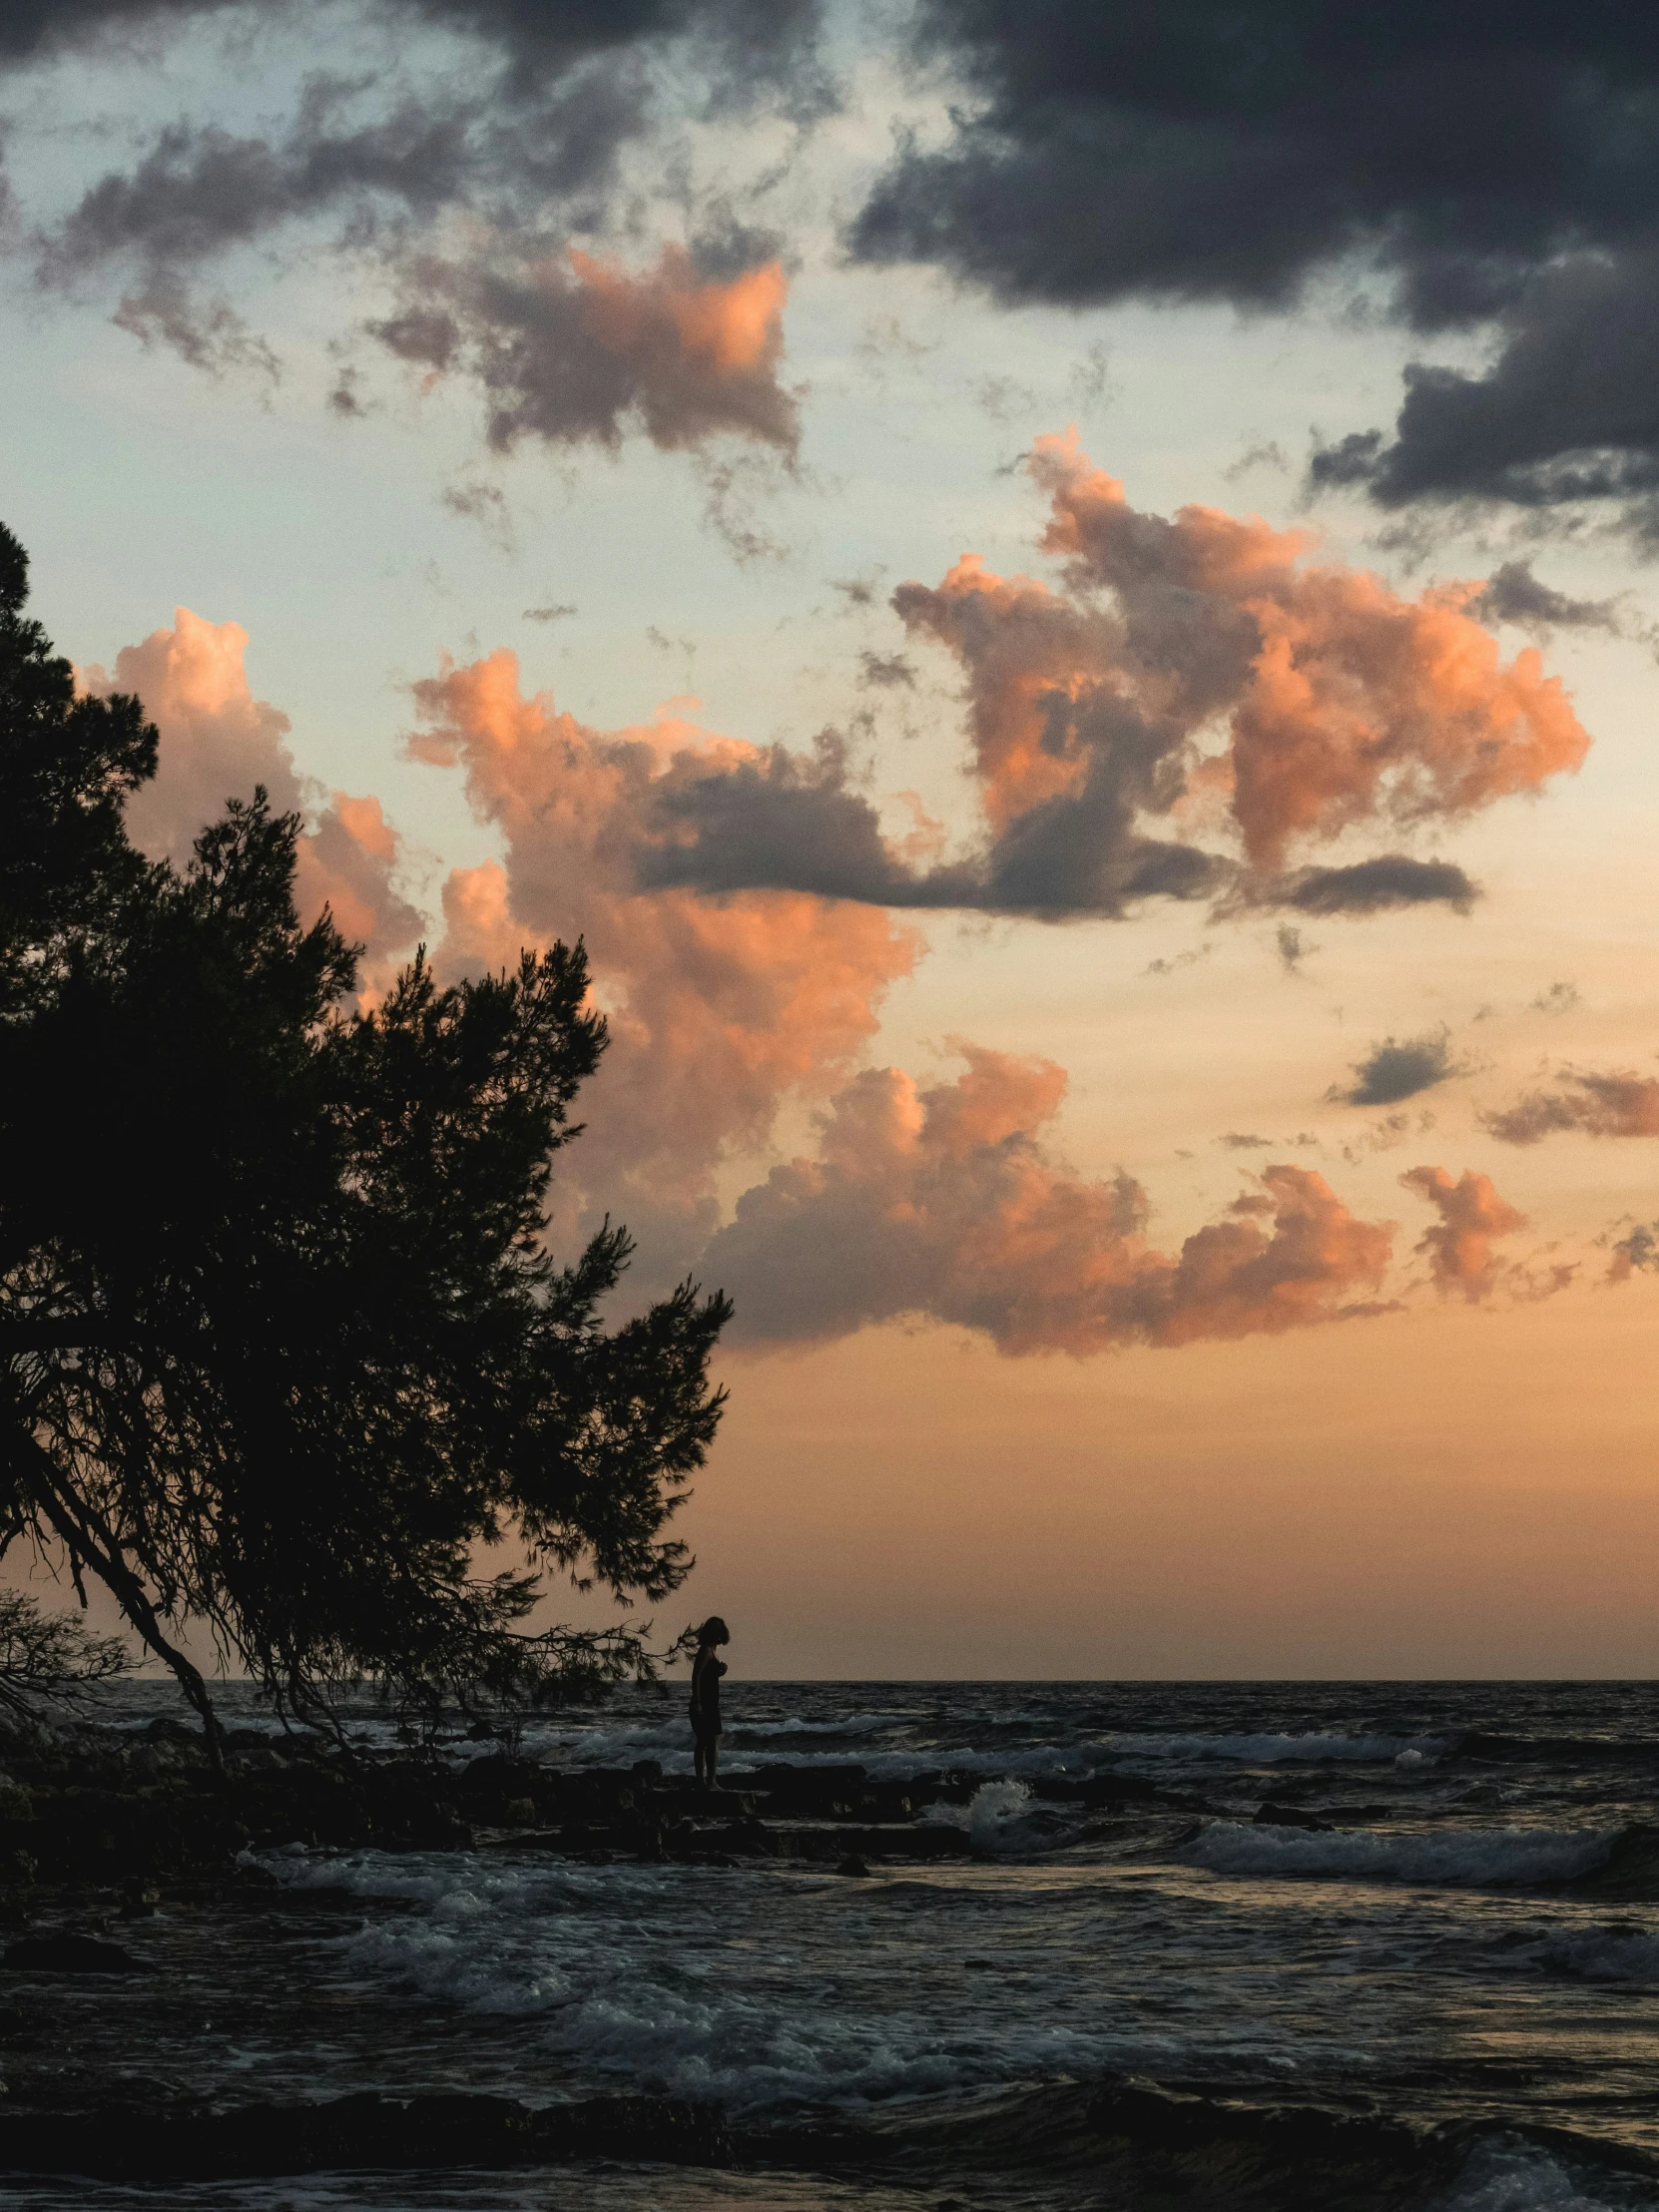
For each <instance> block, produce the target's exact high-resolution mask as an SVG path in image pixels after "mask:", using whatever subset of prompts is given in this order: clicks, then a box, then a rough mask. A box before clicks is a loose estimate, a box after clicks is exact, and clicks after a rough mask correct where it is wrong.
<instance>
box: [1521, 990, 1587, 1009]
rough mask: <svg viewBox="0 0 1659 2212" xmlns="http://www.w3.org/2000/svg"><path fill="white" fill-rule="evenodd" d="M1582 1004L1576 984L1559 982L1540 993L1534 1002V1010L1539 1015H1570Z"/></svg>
mask: <svg viewBox="0 0 1659 2212" xmlns="http://www.w3.org/2000/svg"><path fill="white" fill-rule="evenodd" d="M1582 1003H1583V1001H1582V999H1581V998H1580V996H1579V991H1578V985H1577V984H1576V983H1568V982H1558V983H1551V984H1550V986H1549V988H1548V989H1547V990H1543V991H1540V992H1539V993H1538V995H1537V997H1536V998H1535V999H1534V1000H1533V1001H1532V1010H1533V1012H1534V1013H1539V1014H1570V1013H1571V1012H1572V1011H1573V1010H1574V1008H1575V1007H1577V1006H1580V1005H1582Z"/></svg>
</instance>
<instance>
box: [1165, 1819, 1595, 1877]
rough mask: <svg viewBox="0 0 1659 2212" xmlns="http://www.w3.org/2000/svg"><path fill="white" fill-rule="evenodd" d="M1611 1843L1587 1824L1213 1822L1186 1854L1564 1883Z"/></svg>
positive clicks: (1256, 1867) (1296, 1866)
mask: <svg viewBox="0 0 1659 2212" xmlns="http://www.w3.org/2000/svg"><path fill="white" fill-rule="evenodd" d="M1612 1845H1613V1838H1612V1836H1611V1835H1610V1834H1608V1833H1607V1832H1606V1831H1601V1832H1599V1833H1598V1832H1597V1831H1595V1830H1590V1829H1576V1830H1566V1831H1563V1830H1561V1829H1548V1828H1487V1829H1434V1830H1419V1831H1416V1832H1414V1833H1407V1834H1400V1833H1397V1832H1395V1833H1391V1834H1371V1833H1367V1834H1355V1833H1353V1832H1350V1831H1344V1830H1338V1831H1336V1832H1334V1833H1332V1834H1328V1835H1322V1834H1320V1833H1319V1832H1317V1831H1314V1830H1309V1829H1301V1828H1275V1827H1271V1826H1266V1825H1264V1826H1262V1827H1257V1826H1255V1825H1254V1824H1252V1825H1249V1826H1247V1825H1246V1824H1245V1823H1243V1822H1242V1821H1212V1822H1211V1823H1210V1824H1209V1826H1208V1827H1206V1828H1203V1829H1201V1830H1200V1831H1199V1833H1198V1835H1197V1836H1195V1837H1194V1838H1193V1840H1192V1842H1191V1843H1190V1844H1188V1845H1187V1846H1186V1847H1185V1849H1184V1850H1183V1852H1182V1854H1181V1856H1182V1857H1183V1858H1184V1859H1186V1860H1188V1861H1190V1862H1191V1863H1192V1864H1194V1865H1196V1866H1200V1867H1209V1868H1211V1869H1212V1870H1213V1871H1214V1872H1215V1873H1217V1874H1230V1875H1325V1876H1329V1877H1335V1878H1337V1879H1346V1880H1348V1881H1353V1882H1415V1883H1452V1884H1478V1883H1506V1882H1565V1881H1570V1880H1571V1878H1572V1877H1573V1876H1574V1875H1580V1874H1588V1873H1589V1871H1590V1869H1591V1868H1592V1867H1599V1866H1600V1865H1601V1864H1602V1862H1603V1861H1604V1860H1605V1859H1606V1857H1607V1854H1608V1852H1609V1851H1610V1850H1611V1849H1612Z"/></svg>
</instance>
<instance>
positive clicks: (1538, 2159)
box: [1439, 2136, 1654, 2212]
mask: <svg viewBox="0 0 1659 2212" xmlns="http://www.w3.org/2000/svg"><path fill="white" fill-rule="evenodd" d="M1604 2190H1605V2191H1606V2192H1607V2193H1606V2194H1603V2193H1602V2192H1603V2191H1604ZM1439 2202H1440V2205H1441V2207H1442V2208H1443V2212H1610V2208H1612V2207H1614V2206H1619V2207H1629V2206H1631V2205H1633V2204H1652V2203H1653V2202H1654V2199H1653V2197H1652V2195H1651V2194H1650V2193H1648V2192H1647V2191H1645V2190H1644V2191H1643V2192H1642V2194H1641V2195H1640V2196H1639V2197H1634V2196H1632V2194H1631V2193H1630V2190H1629V2188H1628V2185H1626V2184H1624V2183H1623V2182H1622V2180H1621V2179H1618V2178H1615V2177H1613V2176H1611V2175H1595V2176H1592V2175H1590V2174H1589V2173H1587V2172H1582V2171H1578V2172H1575V2171H1574V2170H1573V2169H1572V2168H1571V2167H1570V2166H1568V2165H1566V2164H1563V2163H1562V2161H1561V2160H1559V2159H1557V2158H1554V2157H1551V2155H1550V2154H1549V2152H1548V2151H1546V2150H1543V2149H1541V2148H1540V2147H1539V2145H1537V2144H1536V2143H1528V2142H1524V2141H1522V2140H1520V2139H1519V2138H1518V2137H1514V2136H1506V2137H1500V2138H1498V2139H1497V2140H1495V2141H1492V2142H1486V2143H1480V2144H1477V2145H1476V2147H1475V2149H1474V2150H1473V2151H1472V2152H1471V2153H1470V2155H1469V2159H1468V2162H1467V2164H1466V2165H1465V2166H1464V2168H1463V2170H1462V2172H1461V2173H1460V2174H1459V2175H1458V2177H1457V2179H1456V2181H1455V2182H1454V2183H1453V2185H1452V2187H1451V2189H1450V2191H1449V2192H1448V2193H1447V2195H1445V2196H1444V2197H1443V2198H1441V2199H1440V2200H1439Z"/></svg>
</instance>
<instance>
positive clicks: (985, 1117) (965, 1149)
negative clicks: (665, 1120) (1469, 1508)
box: [701, 1043, 1392, 1358]
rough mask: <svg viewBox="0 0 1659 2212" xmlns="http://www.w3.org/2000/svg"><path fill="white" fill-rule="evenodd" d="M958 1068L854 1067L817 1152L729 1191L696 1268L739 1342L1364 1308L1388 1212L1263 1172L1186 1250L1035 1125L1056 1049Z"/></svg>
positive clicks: (1015, 1348)
mask: <svg viewBox="0 0 1659 2212" xmlns="http://www.w3.org/2000/svg"><path fill="white" fill-rule="evenodd" d="M955 1049H956V1050H958V1051H959V1052H960V1053H961V1054H962V1055H963V1057H964V1058H965V1059H966V1060H967V1063H968V1068H967V1073H966V1074H965V1075H963V1076H961V1077H959V1078H958V1080H957V1081H956V1082H955V1083H953V1084H942V1085H939V1086H938V1087H936V1088H934V1089H931V1090H925V1091H923V1090H918V1088H917V1086H916V1084H915V1082H914V1081H913V1080H912V1078H911V1077H909V1076H908V1075H906V1074H904V1073H902V1072H901V1071H900V1070H899V1069H897V1068H874V1069H869V1070H866V1071H865V1072H864V1073H863V1074H861V1075H858V1076H856V1077H854V1079H853V1080H852V1082H851V1083H849V1084H848V1085H847V1086H846V1087H845V1088H844V1089H843V1090H841V1091H840V1092H839V1093H837V1095H836V1096H835V1097H834V1099H833V1100H832V1101H831V1102H830V1107H829V1109H828V1111H827V1113H826V1114H825V1116H824V1117H823V1120H822V1124H821V1129H822V1141H821V1145H820V1150H819V1154H818V1157H817V1158H816V1159H796V1160H792V1161H790V1162H789V1163H788V1164H787V1165H785V1166H782V1167H778V1168H775V1169H774V1170H773V1171H772V1173H771V1174H770V1175H769V1177H768V1178H767V1180H766V1182H764V1183H762V1184H760V1185H758V1186H757V1187H756V1188H755V1189H753V1190H751V1191H748V1192H746V1193H745V1194H744V1196H743V1197H742V1198H741V1199H740V1200H739V1201H738V1206H737V1212H736V1216H735V1218H734V1220H733V1221H732V1222H731V1223H730V1225H729V1226H728V1227H726V1228H725V1229H723V1230H722V1231H721V1232H720V1233H719V1235H718V1236H717V1237H716V1238H715V1239H714V1240H713V1242H712V1243H711V1245H710V1247H709V1249H708V1251H707V1253H706V1254H705V1255H704V1258H703V1261H702V1263H701V1271H702V1273H703V1274H704V1275H705V1277H706V1279H707V1280H708V1281H710V1282H711V1283H715V1282H718V1283H721V1284H723V1285H724V1286H725V1287H726V1288H727V1289H728V1290H730V1291H731V1292H732V1293H733V1295H734V1296H735V1298H736V1299H737V1302H738V1317H737V1322H736V1324H735V1335H736V1340H737V1341H739V1342H744V1341H747V1342H748V1343H750V1344H752V1345H765V1344H776V1343H779V1342H809V1341H819V1340H824V1339H827V1338H831V1337H837V1336H844V1335H847V1334H850V1333H851V1332H852V1331H854V1330H856V1329H858V1328H861V1327H863V1326H864V1325H866V1324H869V1323H877V1322H883V1321H890V1320H894V1319H898V1318H901V1317H922V1318H926V1319H928V1320H932V1321H938V1322H946V1323H953V1324H955V1325H956V1326H958V1327H960V1328H965V1329H973V1330H979V1331H982V1332H983V1333H984V1334H986V1335H987V1336H989V1337H990V1338H991V1340H992V1341H993V1343H995V1345H996V1346H997V1348H998V1350H999V1351H1001V1352H1004V1353H1007V1354H1010V1355H1018V1354H1027V1353H1038V1352H1067V1353H1071V1354H1073V1355H1074V1356H1076V1357H1079V1358H1081V1357H1084V1356H1086V1355H1089V1354H1092V1353H1097V1352H1103V1351H1107V1350H1109V1349H1111V1348H1112V1347H1114V1346H1118V1345H1125V1344H1137V1343H1138V1344H1151V1345H1168V1346H1173V1345H1182V1344H1190V1343H1193V1342H1195V1341H1196V1340H1198V1339H1200V1338H1218V1337H1244V1336H1251V1335H1256V1334H1261V1333H1267V1334H1278V1333H1279V1332H1281V1331H1284V1330H1288V1329H1298V1328H1306V1327H1310V1326H1313V1325H1316V1324H1319V1323H1323V1322H1329V1321H1336V1320H1341V1319H1343V1318H1344V1317H1345V1316H1347V1315H1349V1314H1351V1313H1354V1312H1356V1311H1367V1310H1371V1309H1370V1308H1369V1305H1368V1304H1367V1302H1366V1301H1365V1300H1364V1299H1358V1300H1357V1294H1363V1293H1368V1292H1372V1291H1375V1289H1376V1287H1377V1285H1378V1284H1379V1283H1380V1282H1381V1280H1382V1277H1383V1271H1384V1269H1385V1268H1386V1266H1387V1262H1388V1256H1389V1251H1390V1246H1391V1236H1392V1232H1391V1229H1390V1227H1389V1225H1387V1224H1386V1223H1379V1222H1364V1221H1360V1220H1357V1219H1356V1218H1355V1216H1354V1215H1353V1214H1351V1213H1350V1212H1349V1210H1348V1209H1347V1207H1345V1206H1344V1205H1343V1204H1342V1202H1341V1201H1340V1200H1339V1199H1338V1198H1337V1196H1336V1194H1335V1193H1334V1192H1333V1191H1332V1190H1331V1188H1330V1186H1329V1185H1328V1184H1327V1183H1326V1182H1325V1180H1324V1179H1323V1177H1321V1176H1319V1175H1316V1174H1313V1173H1311V1172H1310V1171H1308V1170H1307V1169H1303V1168H1295V1167H1271V1168H1269V1169H1268V1170H1267V1171H1266V1173H1265V1174H1264V1175H1263V1176H1261V1177H1260V1179H1259V1188H1258V1189H1256V1190H1255V1191H1253V1192H1251V1193H1250V1194H1249V1195H1247V1196H1246V1197H1244V1198H1242V1199H1240V1200H1239V1201H1238V1203H1237V1204H1236V1205H1235V1206H1234V1207H1233V1208H1231V1209H1230V1211H1229V1214H1228V1217H1227V1219H1226V1220H1224V1221H1221V1222H1217V1223H1213V1224H1211V1225H1210V1226H1208V1227H1206V1228H1204V1229H1201V1230H1199V1231H1198V1232H1197V1234H1196V1235H1194V1236H1192V1237H1189V1238H1188V1239H1187V1240H1186V1242H1185V1244H1184V1245H1183V1246H1182V1247H1181V1250H1180V1252H1179V1253H1177V1254H1174V1255H1171V1254H1166V1253H1162V1252H1159V1251H1157V1250H1155V1249H1154V1248H1153V1247H1152V1246H1150V1245H1149V1244H1148V1242H1147V1240H1146V1236H1145V1233H1144V1232H1145V1227H1146V1221H1147V1202H1146V1196H1145V1193H1144V1192H1143V1191H1142V1189H1141V1188H1140V1186H1139V1185H1138V1184H1137V1183H1136V1182H1135V1181H1134V1180H1133V1179H1132V1178H1131V1177H1129V1176H1127V1175H1122V1174H1120V1175H1118V1176H1117V1177H1115V1178H1114V1179H1112V1180H1111V1181H1091V1180H1086V1179H1084V1178H1081V1177H1079V1176H1078V1175H1076V1174H1075V1173H1074V1172H1073V1171H1071V1170H1070V1169H1068V1168H1066V1167H1064V1166H1063V1165H1061V1164H1059V1163H1058V1162H1056V1161H1055V1160H1054V1159H1053V1157H1052V1156H1051V1155H1050V1153H1049V1152H1048V1151H1047V1149H1046V1148H1045V1146H1044V1145H1043V1143H1042V1141H1041V1135H1040V1132H1041V1131H1042V1130H1043V1128H1044V1127H1045V1126H1046V1125H1047V1124H1048V1123H1049V1122H1051V1121H1052V1119H1053V1117H1054V1115H1055V1113H1056V1112H1057V1111H1058V1108H1059V1105H1060V1102H1061V1099H1062V1097H1063V1095H1064V1091H1065V1087H1066V1078H1065V1075H1064V1073H1063V1071H1062V1070H1061V1069H1059V1068H1058V1067H1056V1066H1055V1065H1054V1064H1053V1062H1052V1061H1047V1060H1026V1059H1016V1058H1012V1057H1010V1056H1009V1055H1007V1054H1004V1053H999V1052H992V1051H988V1050H986V1049H985V1048H983V1047H981V1046H976V1045H971V1044H966V1043H958V1044H957V1046H956V1048H955Z"/></svg>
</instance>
